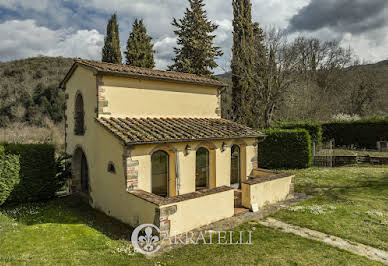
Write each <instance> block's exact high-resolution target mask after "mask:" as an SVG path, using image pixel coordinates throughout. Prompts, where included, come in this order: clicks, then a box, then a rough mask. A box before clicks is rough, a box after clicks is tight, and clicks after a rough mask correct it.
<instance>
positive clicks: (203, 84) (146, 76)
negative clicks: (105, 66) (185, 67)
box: [97, 70, 227, 88]
mask: <svg viewBox="0 0 388 266" xmlns="http://www.w3.org/2000/svg"><path fill="white" fill-rule="evenodd" d="M97 74H100V75H106V76H120V77H130V78H142V79H149V80H162V81H168V82H177V83H187V84H197V85H202V86H210V87H217V88H224V87H226V86H227V84H216V83H211V82H201V81H195V80H184V79H174V78H170V77H156V76H149V75H142V74H135V73H127V72H112V71H103V70H97Z"/></svg>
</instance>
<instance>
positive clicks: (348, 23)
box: [0, 0, 388, 73]
mask: <svg viewBox="0 0 388 266" xmlns="http://www.w3.org/2000/svg"><path fill="white" fill-rule="evenodd" d="M231 2H232V0H205V4H206V10H207V12H208V16H209V18H210V19H211V20H212V21H213V22H215V23H216V24H218V25H219V28H218V30H217V32H216V34H217V38H216V40H215V42H216V44H217V45H218V46H220V47H222V49H223V51H224V56H223V57H222V58H219V59H218V64H219V66H220V67H219V68H218V69H217V70H216V72H218V73H220V72H223V71H224V70H228V68H229V61H230V58H231V47H232V19H233V15H232V4H231ZM187 5H188V1H185V0H0V36H2V38H1V41H0V61H9V60H14V59H20V58H26V57H32V56H37V55H48V56H65V57H81V58H88V59H96V60H100V58H101V48H102V46H103V40H104V34H105V31H106V28H105V27H106V23H107V21H108V19H109V17H110V15H111V14H112V13H114V12H116V13H117V15H118V19H119V26H120V39H121V45H122V51H124V47H125V42H126V39H127V38H128V35H129V32H130V30H131V24H132V22H133V20H134V19H135V18H143V19H144V22H145V24H146V26H147V29H148V32H149V34H150V35H151V36H152V37H153V42H154V48H155V50H156V65H157V68H160V69H165V68H166V66H167V65H169V64H171V58H172V57H173V47H174V45H175V40H176V39H175V36H174V33H173V27H172V26H171V21H172V18H173V17H176V18H181V17H182V16H183V13H184V10H185V8H186V6H187ZM252 15H253V18H254V20H255V21H257V22H259V23H260V24H261V26H262V27H264V28H265V27H268V26H277V27H280V28H287V29H288V30H289V32H290V33H291V36H298V35H300V34H304V35H308V36H314V37H317V38H320V39H322V40H328V39H337V40H339V41H341V43H342V44H343V45H344V46H346V47H348V46H351V47H352V48H353V50H354V51H355V53H356V54H357V55H358V56H359V57H360V59H362V60H366V61H369V62H376V61H381V60H385V59H388V1H387V0H252Z"/></svg>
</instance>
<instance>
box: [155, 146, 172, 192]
mask: <svg viewBox="0 0 388 266" xmlns="http://www.w3.org/2000/svg"><path fill="white" fill-rule="evenodd" d="M168 164H169V156H168V153H167V152H165V151H156V152H154V153H153V154H152V156H151V168H152V180H151V186H152V191H151V192H152V193H153V194H156V195H158V196H162V197H167V196H168V179H169V168H168Z"/></svg>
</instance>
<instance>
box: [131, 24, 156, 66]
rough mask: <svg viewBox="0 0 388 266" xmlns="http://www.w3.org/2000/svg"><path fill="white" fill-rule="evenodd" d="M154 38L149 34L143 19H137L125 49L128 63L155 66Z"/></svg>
mask: <svg viewBox="0 0 388 266" xmlns="http://www.w3.org/2000/svg"><path fill="white" fill-rule="evenodd" d="M151 40H152V38H151V37H150V36H148V35H147V30H146V28H145V26H144V24H143V20H142V19H140V20H138V19H135V22H134V23H133V25H132V32H131V33H130V35H129V38H128V41H127V50H126V51H125V57H126V64H127V65H130V66H137V67H146V68H153V67H154V66H155V61H154V50H153V49H152V48H153V44H151Z"/></svg>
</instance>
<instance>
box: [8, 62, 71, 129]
mask: <svg viewBox="0 0 388 266" xmlns="http://www.w3.org/2000/svg"><path fill="white" fill-rule="evenodd" d="M72 63H73V59H71V58H63V57H35V58H28V59H23V60H16V61H10V62H2V63H0V127H4V126H7V125H8V124H10V123H12V122H24V121H28V122H31V123H32V124H36V125H40V124H42V123H43V121H44V118H45V117H47V118H49V119H51V120H52V121H54V122H61V121H62V120H63V108H64V103H65V98H64V93H63V92H62V91H61V90H59V89H58V86H59V83H60V81H61V80H62V79H63V78H64V76H65V75H66V73H67V71H68V70H69V69H70V67H71V65H72Z"/></svg>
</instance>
